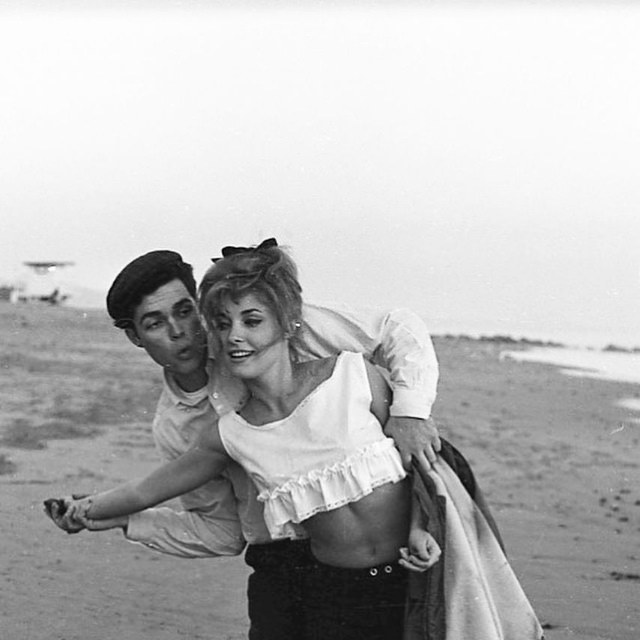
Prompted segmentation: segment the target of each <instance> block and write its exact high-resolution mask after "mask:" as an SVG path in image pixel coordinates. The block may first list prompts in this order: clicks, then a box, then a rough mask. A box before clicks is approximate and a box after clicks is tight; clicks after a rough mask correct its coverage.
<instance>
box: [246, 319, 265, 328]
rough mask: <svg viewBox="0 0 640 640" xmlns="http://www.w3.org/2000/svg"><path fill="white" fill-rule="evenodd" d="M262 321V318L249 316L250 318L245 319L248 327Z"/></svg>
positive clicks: (255, 325)
mask: <svg viewBox="0 0 640 640" xmlns="http://www.w3.org/2000/svg"><path fill="white" fill-rule="evenodd" d="M261 322H262V320H261V319H260V318H249V319H248V320H245V324H246V325H247V326H248V327H257V326H258V325H259V324H260V323H261Z"/></svg>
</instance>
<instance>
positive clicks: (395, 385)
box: [302, 305, 439, 419]
mask: <svg viewBox="0 0 640 640" xmlns="http://www.w3.org/2000/svg"><path fill="white" fill-rule="evenodd" d="M303 317H304V320H305V323H304V332H303V336H302V338H303V340H302V342H303V345H304V349H305V352H306V355H308V356H310V357H324V356H327V355H330V354H332V353H337V352H339V351H343V350H352V351H359V352H361V353H363V354H364V355H365V356H366V357H367V358H369V359H370V360H371V361H372V362H373V363H374V364H376V365H378V366H380V367H381V368H382V369H384V370H386V372H387V375H388V379H389V382H390V385H391V388H392V390H393V404H392V406H391V415H394V416H406V417H412V418H423V419H426V418H428V417H429V416H430V415H431V407H432V405H433V403H434V402H435V399H436V393H437V387H438V375H439V369H438V359H437V357H436V352H435V349H434V347H433V343H432V341H431V336H430V335H429V331H428V329H427V326H426V324H425V323H424V321H423V320H422V319H421V318H420V317H419V316H418V315H417V314H416V313H414V312H413V311H411V310H410V309H393V310H391V311H388V310H387V311H383V310H376V309H367V310H358V311H357V312H355V311H353V310H345V309H340V308H337V307H333V306H332V307H325V306H319V305H305V307H304V316H303Z"/></svg>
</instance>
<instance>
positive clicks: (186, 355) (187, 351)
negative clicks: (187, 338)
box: [176, 346, 195, 360]
mask: <svg viewBox="0 0 640 640" xmlns="http://www.w3.org/2000/svg"><path fill="white" fill-rule="evenodd" d="M194 354H195V350H194V348H193V347H191V346H189V347H183V348H182V349H180V350H179V351H178V353H177V354H176V355H177V356H178V360H190V359H191V358H193V356H194Z"/></svg>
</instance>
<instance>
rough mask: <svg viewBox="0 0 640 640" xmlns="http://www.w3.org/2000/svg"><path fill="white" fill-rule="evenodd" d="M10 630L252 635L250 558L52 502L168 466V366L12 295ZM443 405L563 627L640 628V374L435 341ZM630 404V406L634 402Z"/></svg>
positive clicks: (512, 544)
mask: <svg viewBox="0 0 640 640" xmlns="http://www.w3.org/2000/svg"><path fill="white" fill-rule="evenodd" d="M0 340H1V341H2V345H3V347H2V355H1V359H0V362H1V366H0V376H1V379H2V385H1V386H0V399H1V400H0V438H1V439H2V440H1V441H0V485H1V495H2V498H1V500H0V508H1V509H2V519H1V523H2V524H1V525H0V526H2V529H3V531H2V551H1V554H0V559H1V563H0V566H1V571H2V577H3V579H2V581H0V599H1V601H2V605H1V607H0V637H1V638H2V639H3V640H4V639H5V638H6V639H9V640H80V639H83V640H85V639H93V638H95V639H100V640H112V639H114V640H115V639H116V638H118V639H119V640H121V639H122V638H125V639H126V640H147V639H149V640H151V639H153V640H173V639H175V638H190V639H200V638H207V639H214V640H236V639H240V638H246V637H247V616H246V596H245V588H246V579H247V575H248V569H247V567H246V566H245V564H244V562H243V560H242V558H241V557H240V558H225V559H212V560H184V559H178V558H172V557H169V556H165V555H161V554H157V553H153V552H151V551H149V550H147V549H145V548H143V547H141V546H139V545H134V544H131V543H129V542H127V541H126V540H125V539H124V537H123V536H122V533H121V532H120V531H110V532H106V533H88V532H83V533H80V534H77V535H67V534H64V533H62V532H61V531H59V530H58V529H56V528H55V526H54V525H53V524H52V523H51V522H50V521H49V520H48V519H47V518H46V517H45V515H44V514H43V512H42V501H43V500H44V499H45V498H48V497H53V496H61V495H66V494H69V493H71V492H93V491H96V490H101V489H105V488H109V487H111V486H113V485H115V484H116V483H119V482H121V481H124V480H127V479H131V478H135V477H137V476H139V475H142V474H145V473H146V472H148V471H150V470H151V469H153V468H154V467H155V466H156V465H157V463H158V460H159V459H158V456H157V454H156V451H155V449H154V446H153V442H152V438H151V430H150V424H151V419H152V417H153V411H154V407H155V402H156V400H157V398H158V395H159V393H160V389H161V379H160V375H159V371H158V370H157V366H155V365H154V364H153V363H152V362H151V361H150V360H149V358H148V356H147V355H146V354H145V353H144V352H143V351H142V350H141V349H135V348H133V347H132V346H131V344H130V343H129V342H128V341H127V340H126V338H125V336H124V335H123V333H122V332H120V331H118V330H116V329H114V328H113V327H112V326H111V325H110V323H109V322H108V319H107V317H106V314H105V313H104V312H102V311H99V310H93V311H82V310H79V309H72V308H64V307H49V306H38V305H35V306H29V305H11V304H8V303H6V304H0ZM434 344H435V347H436V352H437V354H438V359H439V362H440V384H439V391H438V399H437V402H436V404H435V406H434V418H435V420H436V422H437V424H438V425H439V427H440V429H441V433H442V435H443V436H444V437H446V438H447V439H449V440H450V441H451V442H452V443H453V444H454V445H455V446H456V447H458V448H459V449H460V450H461V451H462V452H463V453H464V454H465V455H466V457H467V458H468V459H469V461H470V462H471V464H472V466H473V468H474V470H475V473H476V478H477V480H478V483H479V485H480V486H481V487H482V489H483V491H484V492H485V494H486V496H487V498H488V501H489V504H490V506H491V507H492V509H493V511H494V515H495V517H496V519H497V521H498V525H499V527H500V529H501V532H502V535H503V538H504V541H505V546H506V550H507V555H508V558H509V560H510V562H511V564H512V566H513V568H514V570H515V572H516V574H517V576H518V578H519V579H520V581H521V583H522V585H523V587H524V589H525V592H526V593H527V595H528V597H529V599H530V601H531V603H532V605H533V607H534V609H535V610H536V612H537V614H538V617H539V618H540V621H541V623H542V624H543V626H544V627H545V634H546V638H547V639H548V640H568V639H585V640H586V639H590V640H591V639H592V640H596V639H597V640H637V639H638V638H639V637H640V613H639V612H638V609H639V607H638V602H640V456H639V455H638V454H639V451H640V446H639V442H640V425H639V424H638V416H639V414H638V413H637V411H636V410H634V404H633V402H631V403H630V402H629V400H633V399H636V400H637V399H638V398H640V387H639V386H638V384H636V383H633V382H619V381H616V380H601V379H597V378H593V377H588V376H576V375H566V374H565V373H563V371H562V368H561V367H559V366H555V365H552V364H549V363H540V362H529V361H526V360H523V361H519V360H517V359H516V358H513V357H509V356H508V355H505V354H507V352H513V351H518V350H522V349H526V348H527V347H526V346H525V345H517V344H516V345H514V344H510V343H509V344H503V343H501V342H500V341H495V340H481V339H471V338H465V337H455V336H446V337H444V336H443V337H437V336H436V337H434ZM623 400H624V402H621V401H623Z"/></svg>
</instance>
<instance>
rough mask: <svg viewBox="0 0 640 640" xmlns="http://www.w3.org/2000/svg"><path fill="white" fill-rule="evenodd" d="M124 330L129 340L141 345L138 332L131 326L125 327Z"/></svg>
mask: <svg viewBox="0 0 640 640" xmlns="http://www.w3.org/2000/svg"><path fill="white" fill-rule="evenodd" d="M124 332H125V333H126V334H127V338H129V342H131V344H133V345H135V346H136V347H142V343H141V342H140V338H139V337H138V332H137V331H136V330H135V329H132V328H131V327H127V328H126V329H125V330H124Z"/></svg>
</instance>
